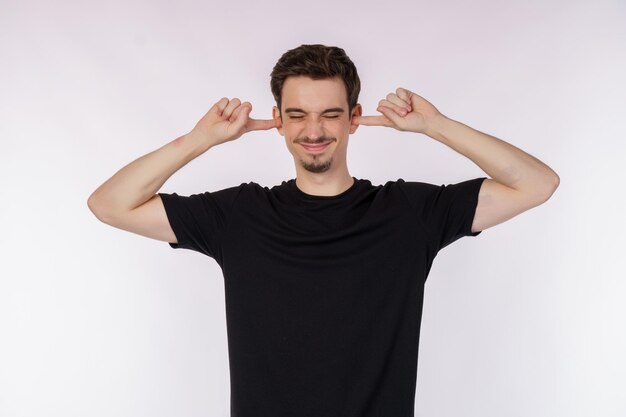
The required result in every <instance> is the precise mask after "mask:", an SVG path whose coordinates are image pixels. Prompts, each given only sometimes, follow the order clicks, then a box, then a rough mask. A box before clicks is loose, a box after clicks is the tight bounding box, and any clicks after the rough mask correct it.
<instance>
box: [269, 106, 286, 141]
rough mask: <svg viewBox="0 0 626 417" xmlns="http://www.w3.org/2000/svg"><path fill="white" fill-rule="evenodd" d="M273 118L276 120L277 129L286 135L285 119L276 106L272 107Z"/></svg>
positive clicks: (282, 134)
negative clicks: (284, 129)
mask: <svg viewBox="0 0 626 417" xmlns="http://www.w3.org/2000/svg"><path fill="white" fill-rule="evenodd" d="M272 118H273V119H274V120H276V130H278V133H280V135H281V136H285V134H284V133H283V121H282V119H281V117H280V111H279V110H278V107H276V106H274V107H273V108H272Z"/></svg>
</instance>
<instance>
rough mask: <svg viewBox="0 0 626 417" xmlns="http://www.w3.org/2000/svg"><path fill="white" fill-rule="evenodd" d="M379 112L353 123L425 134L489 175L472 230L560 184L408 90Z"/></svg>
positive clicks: (529, 159)
mask: <svg viewBox="0 0 626 417" xmlns="http://www.w3.org/2000/svg"><path fill="white" fill-rule="evenodd" d="M377 110H378V111H379V112H381V113H382V114H383V115H382V116H356V117H354V118H353V119H354V120H353V123H355V124H363V125H369V126H387V127H393V128H395V129H397V130H401V131H410V132H415V133H423V134H425V135H428V136H429V137H431V138H433V139H435V140H437V141H439V142H441V143H443V144H444V145H447V146H448V147H450V148H452V149H454V150H455V151H457V152H459V153H460V154H462V155H464V156H466V157H467V158H469V159H471V160H472V161H473V162H474V163H475V164H476V165H478V166H479V167H480V168H481V169H482V170H483V171H485V173H487V175H489V176H490V177H491V179H490V178H487V179H485V180H484V182H483V184H482V186H481V189H480V192H479V194H478V204H477V206H476V213H475V215H474V221H473V223H472V232H473V233H474V232H477V231H481V230H485V229H487V228H489V227H492V226H495V225H497V224H500V223H502V222H504V221H506V220H509V219H511V218H512V217H514V216H516V215H518V214H520V213H522V212H524V211H526V210H528V209H531V208H533V207H536V206H538V205H540V204H542V203H544V202H546V201H547V200H548V199H549V198H550V196H552V194H553V193H554V191H555V190H556V188H557V187H558V186H559V181H560V180H559V176H558V175H557V174H556V172H554V171H553V170H552V169H551V168H550V167H549V166H547V165H546V164H544V163H543V162H541V161H540V160H538V159H537V158H535V157H533V156H532V155H530V154H528V153H526V152H524V151H522V150H521V149H519V148H516V147H515V146H513V145H511V144H510V143H507V142H505V141H503V140H501V139H498V138H496V137H494V136H491V135H488V134H486V133H482V132H479V131H478V130H476V129H473V128H471V127H469V126H467V125H465V124H463V123H461V122H458V121H456V120H453V119H450V118H448V117H446V116H444V115H443V114H441V113H440V112H439V111H438V110H437V109H436V108H435V106H433V105H432V104H431V103H429V102H428V101H427V100H426V99H424V98H423V97H420V96H419V95H417V94H415V93H413V92H411V91H409V90H407V89H404V88H398V89H397V90H396V92H395V93H390V94H388V95H387V98H386V99H384V100H381V101H380V102H379V106H378V109H377Z"/></svg>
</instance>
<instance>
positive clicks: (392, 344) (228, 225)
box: [159, 178, 484, 417]
mask: <svg viewBox="0 0 626 417" xmlns="http://www.w3.org/2000/svg"><path fill="white" fill-rule="evenodd" d="M483 180H484V178H475V179H472V180H468V181H464V182H460V183H458V184H452V185H447V186H445V185H441V186H436V185H432V184H426V183H420V182H409V181H404V180H402V179H398V180H397V181H389V182H387V183H386V184H385V185H377V186H374V185H372V183H371V182H370V181H369V180H365V179H357V178H354V184H353V185H352V186H351V187H350V188H349V189H347V190H346V191H344V192H342V193H341V194H338V195H336V196H314V195H309V194H306V193H304V192H303V191H301V190H300V189H299V188H298V187H297V186H296V183H295V180H294V179H291V180H289V181H283V182H282V184H281V185H278V186H273V187H272V188H268V187H263V186H260V185H259V184H256V183H254V182H249V183H243V184H241V185H239V186H236V187H230V188H226V189H222V190H219V191H214V192H205V193H201V194H194V195H191V196H188V197H186V196H179V195H177V194H176V193H173V194H166V193H159V194H160V196H161V198H162V201H163V204H164V206H165V211H166V213H167V217H168V219H169V222H170V225H171V227H172V229H173V231H174V233H175V235H176V238H177V240H178V243H177V244H173V243H170V246H171V247H173V248H186V249H191V250H195V251H198V252H200V253H203V254H205V255H208V256H210V257H212V258H214V259H215V261H217V263H218V264H219V265H220V267H221V269H222V273H223V276H224V288H225V296H226V300H225V305H226V322H227V335H228V352H229V365H230V378H231V381H230V382H231V386H230V387H231V417H382V416H384V417H413V412H414V403H415V387H416V377H417V356H418V344H419V332H420V322H421V315H422V300H423V294H424V283H425V281H426V278H427V276H428V272H429V271H430V268H431V265H432V262H433V259H434V258H435V255H436V254H437V252H438V251H439V250H440V249H442V248H443V247H445V246H447V245H449V244H450V243H452V242H454V241H455V240H457V239H459V238H461V237H463V236H477V235H478V234H480V232H476V233H471V226H472V221H473V218H474V213H475V210H476V205H477V202H478V192H479V190H480V186H481V184H482V182H483Z"/></svg>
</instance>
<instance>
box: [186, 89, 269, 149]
mask: <svg viewBox="0 0 626 417" xmlns="http://www.w3.org/2000/svg"><path fill="white" fill-rule="evenodd" d="M251 111H252V104H250V103H249V102H247V101H246V102H244V103H242V102H241V100H239V99H238V98H236V97H235V98H233V99H232V100H229V99H228V98H226V97H223V98H222V99H220V101H218V102H217V103H215V104H214V105H213V106H212V107H211V108H210V109H209V111H208V112H207V113H206V114H205V115H204V116H203V117H202V119H200V120H199V121H198V123H197V124H196V126H195V127H194V128H193V131H194V132H196V133H197V134H200V135H202V136H203V137H205V138H206V139H207V140H208V141H210V142H211V143H212V144H213V145H219V144H220V143H224V142H228V141H231V140H234V139H237V138H239V137H241V136H242V135H243V134H244V133H247V132H250V131H252V130H269V129H272V128H274V127H276V121H275V120H274V119H270V120H256V119H252V118H250V117H249V116H250V112H251Z"/></svg>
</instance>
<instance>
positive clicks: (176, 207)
mask: <svg viewBox="0 0 626 417" xmlns="http://www.w3.org/2000/svg"><path fill="white" fill-rule="evenodd" d="M242 186H243V184H242V185H240V186H237V187H230V188H225V189H223V190H219V191H213V192H209V191H207V192H204V193H200V194H192V195H190V196H181V195H178V194H176V193H171V194H169V193H159V196H161V200H162V201H163V206H164V207H165V213H166V214H167V219H168V220H169V222H170V226H171V227H172V230H173V231H174V234H175V235H176V240H177V241H178V243H172V242H168V243H169V245H170V246H171V247H172V248H174V249H179V248H183V249H191V250H194V251H197V252H200V253H203V254H205V255H207V256H210V257H211V258H214V259H219V258H221V244H222V239H223V237H224V233H225V231H226V226H227V225H228V222H229V221H230V218H231V217H232V211H233V205H234V202H235V200H236V198H237V195H238V194H239V192H240V191H241V189H242Z"/></svg>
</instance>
